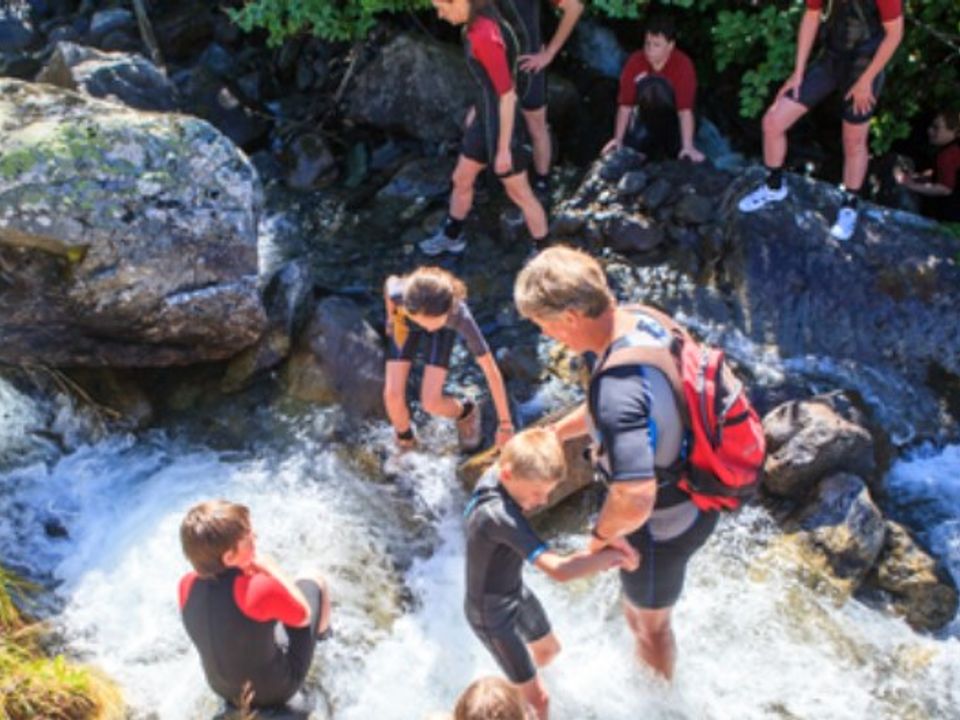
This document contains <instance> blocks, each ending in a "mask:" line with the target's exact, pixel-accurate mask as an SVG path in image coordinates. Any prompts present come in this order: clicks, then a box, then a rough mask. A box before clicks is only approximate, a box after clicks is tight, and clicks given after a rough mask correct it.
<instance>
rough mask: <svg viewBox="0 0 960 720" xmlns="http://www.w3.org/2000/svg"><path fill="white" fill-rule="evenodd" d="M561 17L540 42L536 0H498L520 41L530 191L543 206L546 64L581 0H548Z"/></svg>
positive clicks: (548, 152)
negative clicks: (530, 156)
mask: <svg viewBox="0 0 960 720" xmlns="http://www.w3.org/2000/svg"><path fill="white" fill-rule="evenodd" d="M550 3H551V4H552V5H553V6H554V7H556V8H559V10H560V12H562V13H563V16H562V17H561V19H560V24H559V25H558V26H557V30H556V32H555V33H554V34H553V37H552V38H550V42H549V43H547V44H546V45H543V42H542V39H541V33H540V0H498V5H499V7H500V9H501V13H502V15H503V16H504V17H505V18H506V19H507V20H508V22H509V23H510V24H511V25H512V26H513V28H514V30H515V31H516V32H517V35H518V36H519V38H518V39H519V41H520V52H521V53H522V54H521V55H520V70H521V71H522V72H524V73H526V74H527V75H528V79H527V83H526V92H524V93H523V95H522V96H521V97H520V107H521V108H522V110H523V119H524V121H525V122H526V125H527V130H528V132H529V133H530V138H531V140H532V142H533V180H532V182H531V183H530V184H531V185H532V186H533V191H534V192H535V193H536V194H537V197H538V198H539V199H540V203H541V204H542V205H544V207H546V206H547V205H548V204H549V199H550V165H551V162H552V160H553V157H552V154H553V148H552V145H551V143H550V127H549V125H548V124H547V67H548V66H549V65H550V63H552V62H553V61H554V59H555V58H556V57H557V55H558V54H559V53H560V50H562V49H563V46H564V45H565V44H566V42H567V40H568V39H570V35H571V34H572V33H573V29H574V28H575V27H576V25H577V21H578V20H580V16H581V15H583V3H582V2H581V0H550Z"/></svg>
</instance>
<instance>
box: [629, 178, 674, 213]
mask: <svg viewBox="0 0 960 720" xmlns="http://www.w3.org/2000/svg"><path fill="white" fill-rule="evenodd" d="M672 194H673V185H671V184H670V183H669V182H667V181H666V180H664V179H663V178H657V179H656V180H654V181H653V182H652V183H650V185H649V186H648V187H647V188H646V189H645V190H644V191H643V192H642V193H641V194H640V196H639V197H638V198H637V202H638V203H639V204H640V205H641V206H642V207H645V208H646V209H647V210H650V211H654V210H656V209H657V208H659V207H660V206H661V205H663V204H664V203H665V202H666V201H667V198H669V197H670V196H671V195H672Z"/></svg>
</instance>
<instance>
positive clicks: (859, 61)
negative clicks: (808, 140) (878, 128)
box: [788, 51, 884, 125]
mask: <svg viewBox="0 0 960 720" xmlns="http://www.w3.org/2000/svg"><path fill="white" fill-rule="evenodd" d="M872 60H873V56H872V55H863V54H861V55H844V54H840V53H836V52H830V51H827V52H824V53H822V54H821V55H820V56H819V57H818V58H817V59H816V60H815V61H814V62H813V64H812V65H811V66H810V67H809V69H808V70H807V73H806V75H804V76H803V83H801V85H800V96H799V97H797V98H793V97H792V96H788V97H791V99H794V100H796V101H797V102H799V103H800V104H801V105H804V106H805V107H807V108H813V107H815V106H817V105H819V104H820V103H821V102H823V100H824V99H825V98H826V97H827V96H828V95H830V94H831V93H832V92H834V91H835V90H839V91H840V92H841V93H842V94H843V95H846V94H847V92H848V91H849V90H850V88H851V87H853V84H854V83H855V82H857V80H859V79H860V76H861V75H863V71H864V70H866V69H867V66H868V65H869V64H870V62H871V61H872ZM883 79H884V73H883V72H880V73H878V74H877V77H875V78H874V80H873V97H874V100H879V99H880V92H881V90H883ZM876 109H877V103H876V102H874V104H873V107H872V108H871V109H870V110H868V111H867V112H865V113H857V112H856V111H854V109H853V100H852V99H849V98H845V99H844V101H843V119H844V120H845V121H846V122H848V123H851V124H853V125H861V124H863V123H865V122H869V120H870V118H871V117H873V114H874V112H875V111H876Z"/></svg>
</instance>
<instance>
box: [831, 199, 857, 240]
mask: <svg viewBox="0 0 960 720" xmlns="http://www.w3.org/2000/svg"><path fill="white" fill-rule="evenodd" d="M857 218H858V215H857V210H856V208H852V207H846V206H844V207H842V208H840V212H838V213H837V221H836V222H835V223H834V224H833V227H832V228H830V234H831V235H832V236H833V237H835V238H836V239H837V240H844V241H846V240H849V239H850V238H852V237H853V233H854V232H856V230H857Z"/></svg>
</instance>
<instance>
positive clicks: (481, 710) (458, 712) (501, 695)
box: [453, 677, 527, 720]
mask: <svg viewBox="0 0 960 720" xmlns="http://www.w3.org/2000/svg"><path fill="white" fill-rule="evenodd" d="M526 717H527V713H526V708H525V707H524V702H523V697H522V696H521V695H520V691H519V690H517V689H516V688H515V687H514V686H513V685H511V684H510V683H508V682H507V681H506V680H504V679H503V678H498V677H485V678H480V679H479V680H474V681H473V682H472V683H470V685H469V686H468V687H467V689H466V690H464V691H463V692H462V693H461V695H460V697H459V698H458V699H457V705H456V707H455V708H454V709H453V718H454V720H525V718H526Z"/></svg>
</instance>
